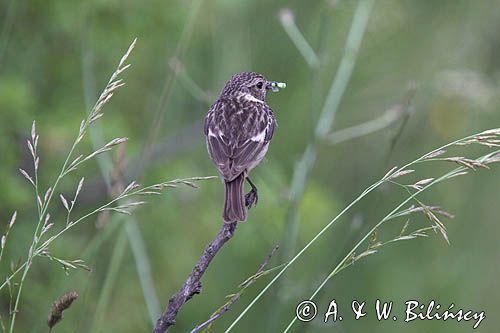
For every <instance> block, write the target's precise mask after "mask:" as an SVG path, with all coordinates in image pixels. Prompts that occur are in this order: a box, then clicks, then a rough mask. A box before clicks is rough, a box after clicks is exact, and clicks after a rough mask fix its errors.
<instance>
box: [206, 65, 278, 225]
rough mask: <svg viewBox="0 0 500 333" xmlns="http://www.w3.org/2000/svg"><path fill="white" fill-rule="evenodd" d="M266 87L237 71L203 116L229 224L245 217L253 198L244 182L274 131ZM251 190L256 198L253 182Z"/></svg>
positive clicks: (258, 77) (258, 78)
mask: <svg viewBox="0 0 500 333" xmlns="http://www.w3.org/2000/svg"><path fill="white" fill-rule="evenodd" d="M273 87H274V86H273ZM267 89H271V88H270V85H269V82H268V81H266V79H265V78H264V77H263V76H262V75H260V74H256V73H253V72H243V73H239V74H236V75H234V76H233V77H232V78H231V79H230V80H229V81H228V82H227V83H226V85H225V87H224V89H223V91H222V93H221V95H220V96H219V98H218V99H217V101H215V103H214V104H213V105H212V107H210V109H209V111H208V114H207V116H206V118H205V135H206V136H207V148H208V153H209V155H210V157H211V158H212V160H213V162H214V164H215V166H216V167H217V169H218V170H219V173H220V175H221V177H222V179H223V180H224V184H225V190H226V193H225V200H224V214H223V218H224V221H225V222H228V223H229V222H235V221H245V220H246V218H247V207H246V206H251V205H252V203H253V201H254V199H253V198H251V197H247V200H245V196H244V193H243V185H244V184H243V183H244V181H245V178H246V177H247V176H248V173H249V172H250V170H252V169H253V168H255V167H256V166H257V165H258V164H259V163H260V162H261V161H262V159H263V158H264V156H265V154H266V152H267V149H268V146H269V142H270V140H271V139H272V137H273V134H274V130H275V127H276V120H275V118H274V114H273V111H272V110H271V108H270V107H269V106H268V105H267V104H266V102H265V97H266V90H267ZM250 184H251V185H252V183H251V182H250ZM251 192H254V193H253V194H254V195H255V201H256V199H257V190H256V188H255V187H254V186H253V185H252V191H251ZM247 196H250V193H249V194H247ZM245 201H246V202H245Z"/></svg>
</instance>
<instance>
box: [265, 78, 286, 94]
mask: <svg viewBox="0 0 500 333" xmlns="http://www.w3.org/2000/svg"><path fill="white" fill-rule="evenodd" d="M280 88H281V89H283V88H286V83H284V82H276V81H267V85H266V89H268V90H269V89H270V90H272V91H273V92H277V91H280Z"/></svg>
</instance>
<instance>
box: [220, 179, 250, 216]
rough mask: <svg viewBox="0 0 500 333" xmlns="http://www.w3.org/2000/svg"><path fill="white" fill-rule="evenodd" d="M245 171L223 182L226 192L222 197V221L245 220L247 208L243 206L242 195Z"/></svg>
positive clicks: (243, 198)
mask: <svg viewBox="0 0 500 333" xmlns="http://www.w3.org/2000/svg"><path fill="white" fill-rule="evenodd" d="M244 182H245V173H244V172H242V173H241V174H240V175H239V176H238V177H236V178H235V179H233V180H232V181H230V182H225V185H226V192H225V197H224V214H223V218H224V222H226V223H232V222H236V221H239V222H241V221H246V219H247V208H246V207H245V197H244V195H243V183H244Z"/></svg>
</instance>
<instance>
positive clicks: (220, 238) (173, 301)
mask: <svg viewBox="0 0 500 333" xmlns="http://www.w3.org/2000/svg"><path fill="white" fill-rule="evenodd" d="M236 225H237V222H234V223H224V224H223V226H222V227H221V229H220V230H219V232H218V233H217V236H215V239H214V240H212V241H211V242H210V244H208V245H207V247H206V248H205V250H203V253H202V254H201V257H200V259H198V262H197V263H196V265H195V266H194V268H193V270H192V271H191V273H190V274H189V276H188V277H187V279H186V281H185V282H184V284H183V285H182V287H181V289H179V291H178V292H177V293H176V294H175V295H174V296H172V297H171V298H170V300H169V302H168V306H167V308H166V309H165V312H163V314H162V315H161V317H160V318H159V319H158V321H157V322H156V326H155V328H154V329H153V333H164V332H166V331H167V329H168V328H169V327H170V326H173V325H175V317H177V313H178V312H179V310H180V309H181V307H182V306H183V305H184V304H185V303H186V302H187V301H189V300H190V299H191V298H192V297H193V296H194V295H196V294H199V293H200V292H201V282H200V280H201V277H202V276H203V274H204V273H205V271H206V270H207V268H208V265H210V263H211V262H212V259H213V258H214V257H215V256H216V255H217V253H218V252H219V250H220V249H221V248H222V246H223V245H224V244H225V243H226V242H227V241H229V240H230V239H231V238H232V237H233V235H234V232H235V230H236Z"/></svg>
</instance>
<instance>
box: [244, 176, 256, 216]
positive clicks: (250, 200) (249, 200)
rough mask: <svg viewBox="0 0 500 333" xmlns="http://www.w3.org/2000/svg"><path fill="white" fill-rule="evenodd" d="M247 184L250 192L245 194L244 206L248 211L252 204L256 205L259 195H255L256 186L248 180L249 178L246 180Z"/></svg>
mask: <svg viewBox="0 0 500 333" xmlns="http://www.w3.org/2000/svg"><path fill="white" fill-rule="evenodd" d="M246 179H247V182H248V184H250V186H251V187H252V189H251V190H250V192H248V193H247V194H245V206H247V208H248V209H250V208H251V207H252V206H253V205H254V204H255V205H257V202H258V201H259V195H258V194H257V186H255V184H254V183H252V181H251V180H250V178H248V177H247V178H246Z"/></svg>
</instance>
